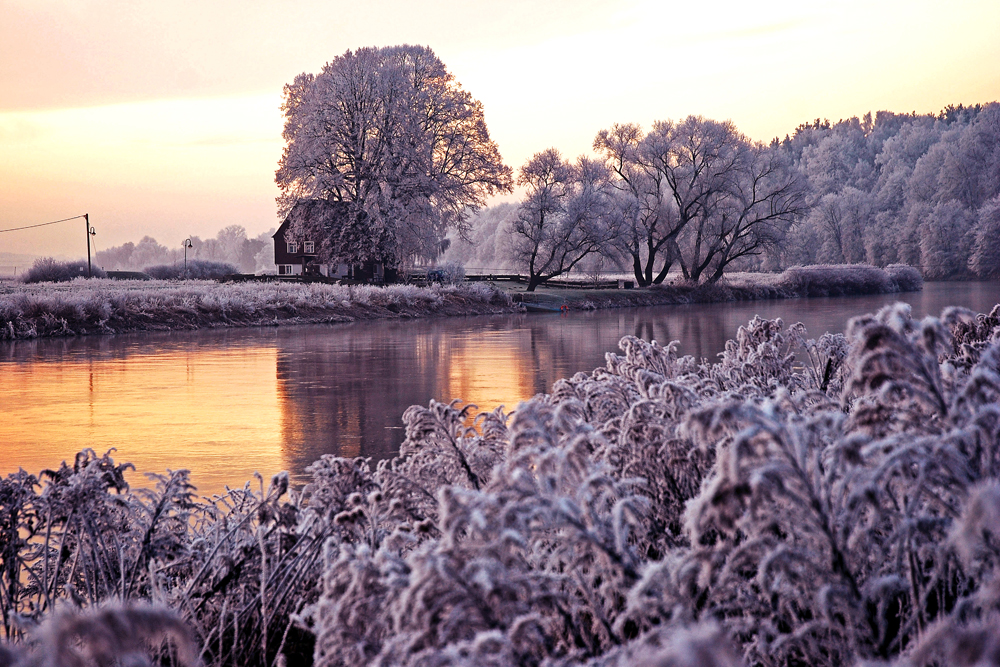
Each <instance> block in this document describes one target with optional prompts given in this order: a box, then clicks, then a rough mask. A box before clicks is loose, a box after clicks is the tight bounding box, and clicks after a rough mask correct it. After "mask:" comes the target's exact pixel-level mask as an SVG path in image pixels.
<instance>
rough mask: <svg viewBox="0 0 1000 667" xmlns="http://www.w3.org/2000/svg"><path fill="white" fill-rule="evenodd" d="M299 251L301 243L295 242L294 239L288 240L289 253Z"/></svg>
mask: <svg viewBox="0 0 1000 667" xmlns="http://www.w3.org/2000/svg"><path fill="white" fill-rule="evenodd" d="M298 251H299V244H298V243H295V242H294V241H289V242H288V254H290V255H294V254H295V253H297V252H298Z"/></svg>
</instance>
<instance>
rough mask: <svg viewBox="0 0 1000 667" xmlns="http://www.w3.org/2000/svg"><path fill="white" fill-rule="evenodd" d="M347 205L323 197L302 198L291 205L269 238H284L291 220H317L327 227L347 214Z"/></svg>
mask: <svg viewBox="0 0 1000 667" xmlns="http://www.w3.org/2000/svg"><path fill="white" fill-rule="evenodd" d="M347 209H348V205H347V203H346V202H340V201H335V202H331V201H327V200H325V199H302V200H300V201H299V202H297V203H296V204H295V206H293V207H292V210H291V211H289V212H288V215H286V216H285V219H284V220H282V222H281V225H279V226H278V229H277V230H276V231H275V232H274V234H272V235H271V238H279V236H280V237H281V238H284V236H285V231H286V230H287V229H288V225H289V224H291V223H292V222H293V221H296V220H300V219H306V220H309V221H310V222H315V221H319V222H321V223H322V224H323V226H324V227H329V226H331V225H332V224H333V221H334V220H336V219H337V218H341V217H343V216H344V215H346V214H347Z"/></svg>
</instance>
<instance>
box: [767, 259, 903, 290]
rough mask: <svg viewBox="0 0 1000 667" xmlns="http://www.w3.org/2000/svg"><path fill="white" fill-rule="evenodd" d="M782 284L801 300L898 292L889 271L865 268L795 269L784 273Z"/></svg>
mask: <svg viewBox="0 0 1000 667" xmlns="http://www.w3.org/2000/svg"><path fill="white" fill-rule="evenodd" d="M779 282H780V283H783V284H785V285H788V286H790V287H791V288H792V289H793V290H794V291H795V293H796V294H798V295H800V296H852V295H856V294H886V293H889V292H893V291H895V289H894V288H895V285H893V282H892V280H891V279H890V278H889V275H888V274H887V273H886V272H885V271H883V270H882V269H879V268H877V267H874V266H866V265H863V264H840V265H823V266H793V267H791V268H789V269H786V270H785V271H784V273H783V274H782V275H781V278H780V281H779Z"/></svg>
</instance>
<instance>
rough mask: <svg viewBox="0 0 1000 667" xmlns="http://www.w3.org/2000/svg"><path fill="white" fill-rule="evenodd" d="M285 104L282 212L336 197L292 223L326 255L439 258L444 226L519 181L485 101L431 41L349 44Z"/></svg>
mask: <svg viewBox="0 0 1000 667" xmlns="http://www.w3.org/2000/svg"><path fill="white" fill-rule="evenodd" d="M282 111H283V112H284V116H285V129H284V133H283V136H284V139H285V141H286V146H285V149H284V152H283V154H282V156H281V160H280V162H279V164H278V170H277V173H276V174H275V182H276V183H277V184H278V187H279V188H281V192H282V194H281V197H279V200H278V201H279V208H280V209H281V211H280V212H281V214H282V215H286V214H288V213H289V212H290V211H292V210H293V207H294V206H295V205H296V204H297V203H299V202H309V201H322V202H327V203H329V204H332V205H333V207H332V210H336V211H337V212H338V214H337V215H335V216H327V218H330V219H326V218H324V217H323V216H319V217H318V218H316V217H312V218H310V217H308V216H307V217H305V219H303V220H299V219H295V220H293V222H292V226H291V234H292V236H291V237H290V238H295V239H297V238H302V239H304V240H313V241H319V242H320V243H319V245H318V246H317V249H318V252H319V255H320V258H321V259H322V260H324V261H331V260H332V261H338V262H344V263H348V264H354V263H362V262H366V261H374V262H382V263H385V264H387V265H388V266H398V265H399V264H400V263H401V262H404V261H406V260H412V259H414V258H424V259H433V258H435V257H436V256H437V255H438V254H439V253H440V252H441V250H442V247H441V242H442V240H443V239H444V238H445V233H446V231H447V230H448V229H459V230H460V231H464V230H466V225H465V222H466V217H467V216H468V214H469V212H472V211H475V210H478V209H479V208H480V207H482V206H483V205H484V204H485V201H486V197H487V196H489V195H493V194H496V193H501V192H510V191H511V189H512V176H511V170H510V167H507V166H506V165H504V164H503V161H502V159H501V157H500V152H499V149H498V148H497V145H496V143H494V142H493V141H492V140H491V139H490V135H489V131H488V130H487V128H486V121H485V118H484V115H483V106H482V104H481V103H480V102H479V101H477V100H476V99H474V98H473V97H472V96H471V95H470V94H469V93H468V92H466V91H465V90H463V89H462V86H461V85H460V84H459V83H458V82H457V81H456V80H455V77H454V76H453V75H452V74H451V73H450V72H449V71H448V70H447V68H446V67H445V65H444V63H443V62H441V60H440V59H439V58H438V57H437V56H436V55H435V54H434V52H433V51H431V50H430V49H429V48H427V47H423V46H409V45H402V46H392V47H383V48H363V49H358V50H357V51H353V52H352V51H347V52H345V53H344V54H343V55H341V56H338V57H337V58H334V59H333V60H332V61H331V62H329V63H327V64H326V65H325V66H324V67H323V70H322V71H321V72H320V73H319V74H315V75H313V74H300V75H299V76H297V77H296V78H295V81H293V82H292V83H291V84H288V85H286V86H285V99H284V103H283V105H282Z"/></svg>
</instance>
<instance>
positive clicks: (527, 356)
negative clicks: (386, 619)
mask: <svg viewBox="0 0 1000 667" xmlns="http://www.w3.org/2000/svg"><path fill="white" fill-rule="evenodd" d="M904 298H906V300H908V301H910V303H911V304H912V305H913V308H914V314H915V315H916V316H918V317H919V316H922V315H924V314H927V313H934V314H937V313H939V312H940V310H941V308H943V307H944V306H946V305H949V304H954V303H957V304H962V305H966V306H969V307H971V308H973V309H975V310H988V309H989V308H990V307H991V306H992V305H993V304H994V303H996V302H998V301H1000V285H998V284H997V283H951V284H947V283H946V284H933V283H932V284H929V285H928V286H927V288H926V289H925V291H924V292H922V293H919V294H912V295H905V297H904ZM894 300H896V297H893V296H892V295H889V296H879V297H861V298H853V299H809V300H796V301H773V302H753V303H742V304H740V303H734V304H713V305H691V306H682V307H661V308H644V309H629V310H619V311H597V312H591V313H580V312H574V313H571V314H569V315H561V314H557V313H553V314H551V315H549V314H532V315H513V316H503V317H485V318H484V317H479V318H451V319H432V320H417V321H397V322H393V321H383V322H362V323H355V324H348V325H331V326H304V327H289V328H283V329H243V330H218V331H212V330H205V331H197V332H180V333H161V334H144V335H133V336H115V337H89V338H79V339H57V340H44V341H26V342H18V343H13V344H11V343H6V344H0V380H2V381H0V416H2V417H3V418H2V419H0V443H2V445H0V474H6V473H9V472H12V471H13V470H16V469H17V468H18V467H19V466H20V467H24V468H25V469H27V470H29V471H30V472H37V471H39V470H41V469H42V468H45V467H54V466H56V465H58V463H59V461H61V460H63V459H68V460H72V457H73V455H74V454H75V453H76V452H77V451H79V450H80V449H81V448H83V447H92V448H94V449H95V450H98V451H103V450H105V449H107V448H110V447H116V448H118V454H117V455H116V457H117V458H118V459H119V460H127V461H132V462H133V463H134V464H135V465H136V467H137V468H138V469H139V470H140V471H162V470H165V469H167V468H173V469H177V468H188V469H190V470H192V473H193V480H194V481H195V483H196V484H197V485H198V487H199V489H200V490H201V491H202V492H206V493H207V492H213V491H218V490H221V489H222V488H223V486H224V485H225V484H230V485H232V484H242V483H243V482H244V481H245V480H247V479H249V478H250V477H251V476H252V474H253V472H254V471H260V472H261V473H262V474H264V475H270V474H272V473H274V472H277V471H278V470H283V469H285V470H289V471H291V472H292V473H293V476H294V477H295V479H297V480H299V481H301V480H302V479H304V476H305V474H304V470H305V468H306V467H307V466H308V465H309V463H311V462H312V461H314V460H315V459H316V458H318V457H319V456H320V455H322V454H324V453H338V454H341V455H345V456H357V455H361V456H371V457H374V458H376V459H379V458H384V457H387V456H390V455H392V453H393V452H394V451H396V450H397V448H398V446H399V444H400V442H402V439H403V431H402V422H401V420H400V417H401V415H402V413H403V411H404V410H405V409H406V408H407V407H408V406H410V405H413V404H426V403H427V401H428V400H430V399H431V398H434V399H437V400H441V401H448V400H450V399H452V398H462V399H463V400H465V401H468V402H471V403H475V404H476V405H478V406H479V407H480V408H481V409H483V410H492V409H493V408H495V407H496V406H498V405H501V404H502V405H506V406H507V408H508V409H513V408H514V407H515V406H516V405H517V403H518V402H519V401H521V400H524V399H526V398H529V397H531V396H532V395H534V394H537V393H539V392H544V391H547V390H548V389H549V388H550V387H551V385H552V383H553V382H554V381H555V380H557V379H559V378H562V377H568V376H571V375H573V374H574V373H576V372H579V371H589V370H592V369H594V368H595V367H597V366H600V365H603V364H604V357H605V354H606V353H607V352H610V351H616V350H617V344H618V341H619V339H620V338H621V337H622V336H624V335H626V334H631V335H634V336H638V337H640V338H644V339H646V340H650V339H655V340H658V341H661V342H668V341H671V340H679V341H680V347H681V352H682V353H684V354H691V355H694V356H695V357H698V358H707V359H714V358H715V356H716V355H717V354H718V353H719V352H720V351H721V350H722V348H723V345H724V343H725V341H726V340H727V339H728V338H731V337H732V336H733V334H734V332H735V331H736V328H737V327H738V326H740V325H742V324H745V323H746V322H747V320H749V319H750V318H752V317H753V316H754V315H755V314H759V315H760V316H762V317H772V318H773V317H778V316H781V317H783V318H784V319H785V321H786V322H787V323H791V322H794V321H802V322H803V323H804V324H806V326H807V328H808V329H809V331H810V333H811V334H812V335H819V334H821V333H823V332H824V331H841V330H842V329H843V327H844V325H845V323H846V320H847V318H849V317H851V316H854V315H857V314H860V313H864V312H870V311H874V310H877V309H878V308H879V307H881V306H882V305H884V304H886V303H891V302H892V301H894ZM135 481H141V478H137V477H136V476H133V482H135Z"/></svg>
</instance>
